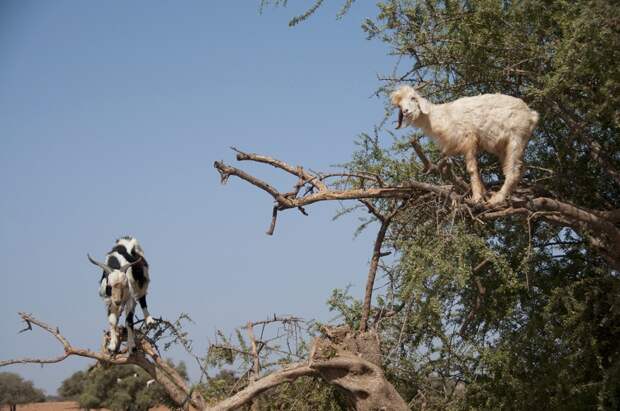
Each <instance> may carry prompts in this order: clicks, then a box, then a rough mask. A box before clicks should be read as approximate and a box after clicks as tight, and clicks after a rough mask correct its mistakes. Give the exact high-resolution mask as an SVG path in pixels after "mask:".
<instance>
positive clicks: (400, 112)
mask: <svg viewBox="0 0 620 411" xmlns="http://www.w3.org/2000/svg"><path fill="white" fill-rule="evenodd" d="M403 118H404V116H403V111H402V110H400V109H399V110H398V124H397V125H396V129H397V130H398V129H399V128H401V127H402V126H403Z"/></svg>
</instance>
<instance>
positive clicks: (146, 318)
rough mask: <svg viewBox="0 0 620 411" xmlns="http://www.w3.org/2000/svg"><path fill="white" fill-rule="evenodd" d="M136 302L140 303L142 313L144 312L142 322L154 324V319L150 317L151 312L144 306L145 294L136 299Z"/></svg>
mask: <svg viewBox="0 0 620 411" xmlns="http://www.w3.org/2000/svg"><path fill="white" fill-rule="evenodd" d="M138 302H139V303H140V308H141V309H142V314H144V322H146V325H153V324H155V320H154V319H153V317H151V314H149V309H148V308H147V306H146V294H145V295H143V296H142V297H140V298H139V299H138Z"/></svg>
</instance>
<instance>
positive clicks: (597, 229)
mask: <svg viewBox="0 0 620 411" xmlns="http://www.w3.org/2000/svg"><path fill="white" fill-rule="evenodd" d="M414 147H415V145H414ZM416 152H418V150H416ZM240 153H242V154H239V155H241V157H242V159H243V160H244V161H256V162H260V163H264V164H269V165H272V166H274V167H276V168H280V169H282V170H285V171H286V172H288V173H291V174H294V175H296V176H297V177H299V178H302V179H304V181H306V182H307V183H311V184H313V188H315V189H316V190H315V191H313V192H312V193H311V194H308V195H305V196H301V197H299V196H297V193H298V190H297V191H296V192H295V195H287V196H285V195H283V194H282V193H280V192H279V191H278V190H277V189H275V188H274V187H272V186H271V185H269V184H268V183H266V182H264V181H262V180H260V179H258V178H256V177H254V176H252V175H250V174H248V173H246V172H244V171H242V170H240V169H238V168H236V167H232V166H228V165H226V164H224V163H223V162H220V161H216V162H215V163H214V167H215V168H216V169H217V170H218V172H219V173H220V175H221V177H222V181H227V180H228V178H229V177H230V176H233V175H234V176H237V177H239V178H240V179H242V180H245V181H246V182H249V183H250V184H253V185H254V186H256V187H258V188H260V189H261V190H263V191H265V192H267V193H269V194H270V195H271V196H272V197H273V199H274V200H275V205H274V207H275V209H277V211H283V210H287V209H289V208H297V207H304V206H308V205H310V204H314V203H317V202H321V201H334V200H337V201H341V200H358V201H361V200H369V199H377V198H383V199H394V200H399V199H400V200H407V199H414V200H415V199H416V198H418V197H422V196H426V195H429V194H430V195H432V196H434V197H435V198H437V199H439V200H443V201H448V202H450V203H451V204H452V205H453V207H455V209H457V210H460V209H462V210H463V211H465V212H467V213H468V214H470V215H471V216H472V218H473V220H474V221H476V222H481V221H483V220H495V219H499V218H505V217H509V216H520V217H523V218H525V219H527V218H531V217H532V216H533V215H534V214H535V217H536V218H540V219H543V220H546V221H548V222H550V223H553V224H556V225H561V226H566V227H571V228H573V229H574V230H576V231H577V232H578V233H579V234H580V235H582V236H583V237H584V238H586V239H588V240H589V242H590V244H591V245H592V246H594V247H595V248H596V249H598V250H599V252H600V253H601V254H602V255H603V256H604V257H605V258H606V259H607V261H608V262H609V263H610V264H611V266H612V267H613V268H614V269H616V270H620V228H619V227H618V226H617V223H618V221H620V211H618V210H590V209H586V208H582V207H578V206H576V205H573V204H569V203H566V202H563V201H560V200H557V199H554V198H551V197H548V196H546V195H545V196H537V193H536V190H535V189H534V188H528V187H524V188H521V189H519V190H518V195H517V194H513V196H512V198H510V200H509V201H508V202H507V203H506V204H504V205H502V206H499V207H492V206H490V205H488V204H486V203H483V204H480V203H475V202H473V201H472V200H471V199H469V198H467V197H466V196H465V195H464V194H459V193H458V190H459V189H461V190H462V188H463V187H462V186H463V183H462V181H459V179H458V178H456V177H451V176H450V175H444V177H445V178H446V179H448V180H450V184H446V185H437V184H429V183H424V182H420V181H415V180H411V181H408V182H406V183H403V184H400V185H394V186H385V185H384V184H377V183H376V182H375V185H374V186H373V185H372V184H365V185H364V186H363V187H364V188H352V189H348V190H336V189H332V188H330V187H328V186H327V185H319V184H318V183H317V182H316V181H317V180H312V182H311V181H310V180H311V179H312V178H315V176H312V175H310V174H307V173H306V172H305V171H303V168H302V167H292V166H290V165H288V164H287V163H285V162H282V161H280V160H277V159H274V158H272V157H268V156H262V155H257V154H246V153H243V152H240ZM418 154H419V155H421V156H423V157H421V158H422V160H421V161H423V162H424V164H425V165H427V166H428V167H430V168H432V165H431V164H430V161H428V159H427V158H426V157H425V156H424V153H423V152H420V153H418ZM238 157H239V156H238ZM351 178H355V177H351ZM364 181H365V182H367V183H368V182H372V181H376V180H373V179H369V178H366V179H364ZM365 204H366V203H365ZM472 210H473V211H472ZM274 225H275V214H274V217H273V220H272V227H273V226H274Z"/></svg>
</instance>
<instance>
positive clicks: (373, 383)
mask: <svg viewBox="0 0 620 411" xmlns="http://www.w3.org/2000/svg"><path fill="white" fill-rule="evenodd" d="M324 331H325V332H326V335H327V336H326V337H319V338H316V339H315V341H314V346H313V349H312V352H311V354H310V368H312V369H314V370H316V371H317V372H318V373H319V375H320V376H321V377H323V379H325V380H326V381H327V382H329V383H331V384H334V385H335V386H336V387H338V389H339V390H340V391H341V392H342V393H343V394H344V395H345V397H346V398H347V400H348V402H349V405H350V406H351V408H353V409H355V410H357V411H377V410H386V411H387V410H389V411H408V410H409V407H408V406H407V403H406V402H405V401H404V400H403V398H402V397H401V396H400V394H399V393H398V392H397V391H396V389H395V388H394V386H393V385H392V384H391V383H390V382H389V381H388V380H387V379H386V378H385V374H384V373H383V369H382V368H381V351H380V347H379V338H378V336H377V334H376V333H375V332H374V331H368V332H358V333H354V332H352V331H351V330H350V329H349V327H339V328H335V329H325V330H324Z"/></svg>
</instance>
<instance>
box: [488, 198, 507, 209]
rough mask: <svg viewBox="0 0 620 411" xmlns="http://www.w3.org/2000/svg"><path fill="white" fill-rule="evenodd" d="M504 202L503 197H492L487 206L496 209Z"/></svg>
mask: <svg viewBox="0 0 620 411" xmlns="http://www.w3.org/2000/svg"><path fill="white" fill-rule="evenodd" d="M505 202H506V198H505V197H504V196H493V197H491V199H490V200H489V201H488V204H489V205H490V206H492V207H496V206H498V205H501V204H503V203H505Z"/></svg>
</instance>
